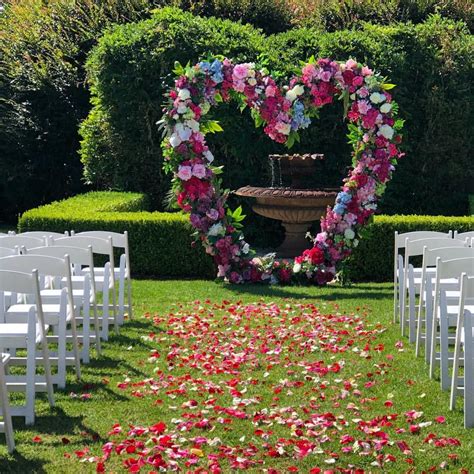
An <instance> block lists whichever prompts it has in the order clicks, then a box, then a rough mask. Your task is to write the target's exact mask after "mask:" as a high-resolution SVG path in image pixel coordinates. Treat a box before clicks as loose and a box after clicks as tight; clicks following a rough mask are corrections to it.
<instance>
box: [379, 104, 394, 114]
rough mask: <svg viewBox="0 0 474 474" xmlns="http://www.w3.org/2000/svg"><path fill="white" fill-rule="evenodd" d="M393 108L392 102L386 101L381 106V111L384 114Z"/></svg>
mask: <svg viewBox="0 0 474 474" xmlns="http://www.w3.org/2000/svg"><path fill="white" fill-rule="evenodd" d="M391 110H392V104H389V103H388V102H385V104H382V106H381V107H380V112H382V113H383V114H388V113H389V112H390V111H391Z"/></svg>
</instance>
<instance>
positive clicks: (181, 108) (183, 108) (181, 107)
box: [176, 103, 188, 114]
mask: <svg viewBox="0 0 474 474" xmlns="http://www.w3.org/2000/svg"><path fill="white" fill-rule="evenodd" d="M187 111H188V108H187V106H186V104H184V103H183V104H179V105H178V108H177V109H176V112H178V114H185V113H186V112H187Z"/></svg>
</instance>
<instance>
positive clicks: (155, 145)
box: [81, 9, 474, 237]
mask: <svg viewBox="0 0 474 474" xmlns="http://www.w3.org/2000/svg"><path fill="white" fill-rule="evenodd" d="M165 32H166V33H165ZM473 46H474V42H473V39H472V36H470V34H469V32H468V30H467V28H466V27H465V26H463V24H462V23H455V22H452V21H449V20H445V19H442V18H441V17H439V16H433V17H431V18H430V19H429V21H427V22H426V23H422V24H419V25H416V26H413V25H403V24H395V25H391V26H380V25H370V24H364V25H363V27H361V29H360V30H350V31H349V30H345V31H336V32H332V33H327V32H321V31H320V30H318V29H295V30H290V31H287V32H285V33H281V34H277V35H274V36H271V37H269V38H266V39H262V36H261V35H260V34H259V33H257V32H256V31H255V30H253V29H252V28H250V27H243V26H240V25H236V24H233V23H230V22H227V21H222V20H215V19H200V18H197V17H194V16H191V15H190V14H188V13H183V12H181V11H179V10H176V9H163V10H160V11H158V12H157V13H156V14H155V15H154V16H153V18H152V19H151V20H147V21H144V22H140V23H137V24H129V25H124V26H119V27H116V28H114V29H112V30H110V31H109V32H108V33H107V34H106V35H105V36H104V37H103V38H102V39H101V40H100V41H99V45H98V46H97V48H95V50H94V51H93V53H92V55H91V57H90V59H89V61H88V64H87V67H88V71H89V77H90V80H91V87H92V93H93V104H94V107H93V110H92V112H91V114H90V115H89V118H88V119H87V120H86V121H85V122H84V124H83V126H82V136H83V141H82V146H81V154H82V160H83V162H84V164H85V172H86V177H87V178H88V179H89V180H90V181H91V182H92V183H95V184H97V185H104V184H107V185H108V186H110V187H118V188H121V189H126V190H138V191H146V192H151V194H152V198H153V199H154V204H155V205H157V206H158V207H159V206H160V204H161V199H162V197H163V195H164V194H165V193H166V189H167V182H166V178H164V177H163V176H162V174H161V154H160V149H159V142H160V138H161V137H160V133H159V131H158V129H157V127H156V125H155V122H156V120H157V119H158V118H159V116H160V105H161V102H162V99H161V98H162V94H163V91H164V87H165V85H166V84H169V82H170V78H169V76H168V74H169V73H170V71H171V70H172V64H173V62H174V60H175V59H179V60H180V61H182V62H186V61H188V60H190V61H197V60H198V59H199V57H202V55H205V54H206V53H207V52H213V53H216V54H225V55H229V56H233V57H236V58H237V60H247V59H256V58H258V57H260V58H261V59H262V58H264V59H265V60H266V61H267V63H268V65H269V66H270V68H272V69H274V70H277V71H279V72H280V73H285V74H288V73H289V72H290V71H291V70H293V69H294V68H295V66H296V65H298V63H299V61H301V60H304V59H306V58H308V57H309V56H311V55H313V54H314V55H315V56H331V57H334V58H348V57H351V56H352V57H356V58H357V59H358V60H360V61H364V62H366V63H367V64H369V65H370V66H371V67H373V68H375V69H377V70H380V71H381V72H382V74H386V75H387V76H389V77H390V79H391V81H392V82H394V83H395V84H397V88H396V89H395V90H394V93H395V94H396V98H397V100H398V101H399V103H400V114H401V116H402V117H404V118H405V119H406V128H405V139H404V146H405V152H406V158H404V159H403V160H402V161H401V163H400V165H399V169H398V171H397V173H396V175H395V178H394V180H393V182H392V183H391V184H390V186H389V187H388V190H387V194H386V197H385V198H384V200H383V202H382V204H381V208H382V211H383V212H387V213H426V214H448V215H449V214H451V215H463V214H466V213H467V208H468V200H467V194H468V191H469V188H470V186H471V184H470V183H472V179H473V178H474V175H473V165H472V159H471V156H472V140H471V138H470V137H471V136H472V135H473V134H474V120H473V117H472V107H471V104H472V99H473V90H472V81H471V80H470V73H471V72H472V66H473V64H474V59H473V56H472V54H470V51H472V47H473ZM215 115H216V117H217V118H219V119H220V120H221V122H222V125H223V127H224V133H221V134H216V135H215V136H212V137H211V138H210V142H211V144H212V146H213V148H214V150H215V155H216V156H217V157H218V160H219V161H220V162H221V163H222V164H224V165H225V167H226V173H225V174H224V182H225V184H226V185H228V186H229V187H230V188H233V189H235V188H237V187H239V186H241V185H243V184H247V183H252V184H263V183H268V181H269V169H268V163H267V161H266V156H267V155H268V154H269V153H271V152H275V151H280V152H281V151H283V148H282V147H281V146H279V145H275V144H274V143H272V142H271V141H270V140H269V139H268V138H266V137H264V136H262V134H261V132H260V131H258V132H256V131H255V130H254V127H253V124H252V121H251V119H250V117H249V116H248V114H247V113H245V112H244V113H243V114H242V115H241V114H240V113H239V112H238V111H237V110H236V108H235V107H234V106H232V105H226V106H222V107H220V109H218V110H216V111H215ZM345 134H346V131H345V124H344V123H343V121H342V105H341V104H340V103H337V104H334V105H332V106H330V107H326V108H325V109H323V110H322V113H321V118H320V120H319V121H318V122H317V123H316V124H315V125H314V126H312V127H311V128H310V129H309V130H308V131H307V132H306V133H304V134H302V135H303V136H302V142H301V144H300V145H298V146H297V147H295V151H315V152H316V151H317V152H323V153H325V154H326V157H327V159H326V161H325V162H324V163H323V164H322V165H321V169H320V171H319V173H318V175H317V176H316V177H315V184H323V183H324V184H329V185H338V184H339V183H340V178H341V177H342V176H343V175H345V173H346V168H347V166H349V165H350V157H349V147H348V145H347V144H346V137H345ZM138 163H139V164H140V166H137V164H138ZM257 222H260V224H258V225H257V227H258V226H260V228H261V227H262V226H265V227H266V228H267V227H268V228H269V230H270V232H269V234H270V236H271V235H273V234H275V233H277V232H278V231H277V226H276V225H275V224H274V223H273V222H271V221H257ZM257 234H261V233H259V232H257V231H256V230H255V229H250V237H252V235H257Z"/></svg>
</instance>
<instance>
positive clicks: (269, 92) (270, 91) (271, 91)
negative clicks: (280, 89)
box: [265, 86, 277, 97]
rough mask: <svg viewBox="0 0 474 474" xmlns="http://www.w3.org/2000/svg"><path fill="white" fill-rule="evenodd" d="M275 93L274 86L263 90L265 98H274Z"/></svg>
mask: <svg viewBox="0 0 474 474" xmlns="http://www.w3.org/2000/svg"><path fill="white" fill-rule="evenodd" d="M276 91H277V88H276V87H275V86H267V88H266V89H265V95H266V96H267V97H275V94H276Z"/></svg>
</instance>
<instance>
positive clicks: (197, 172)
mask: <svg viewBox="0 0 474 474" xmlns="http://www.w3.org/2000/svg"><path fill="white" fill-rule="evenodd" d="M193 175H194V176H196V178H199V179H203V178H205V177H206V167H205V166H204V165H199V164H198V165H194V166H193Z"/></svg>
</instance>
